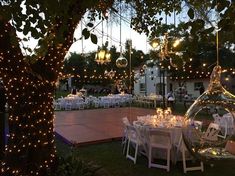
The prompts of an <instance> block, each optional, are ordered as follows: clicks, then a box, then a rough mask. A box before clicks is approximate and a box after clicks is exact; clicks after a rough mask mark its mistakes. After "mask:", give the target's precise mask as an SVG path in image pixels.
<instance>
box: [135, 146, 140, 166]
mask: <svg viewBox="0 0 235 176" xmlns="http://www.w3.org/2000/svg"><path fill="white" fill-rule="evenodd" d="M138 148H139V145H138V144H135V158H134V163H136V160H137V154H138Z"/></svg>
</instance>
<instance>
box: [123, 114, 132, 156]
mask: <svg viewBox="0 0 235 176" xmlns="http://www.w3.org/2000/svg"><path fill="white" fill-rule="evenodd" d="M122 123H123V125H124V130H123V136H122V153H123V154H125V152H126V145H127V141H128V136H127V126H129V125H131V124H130V122H129V120H128V118H127V117H123V118H122Z"/></svg>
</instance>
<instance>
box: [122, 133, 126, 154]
mask: <svg viewBox="0 0 235 176" xmlns="http://www.w3.org/2000/svg"><path fill="white" fill-rule="evenodd" d="M126 143H127V138H126V137H124V139H123V141H122V154H123V155H125V152H126Z"/></svg>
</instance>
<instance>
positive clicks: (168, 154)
mask: <svg viewBox="0 0 235 176" xmlns="http://www.w3.org/2000/svg"><path fill="white" fill-rule="evenodd" d="M170 157H171V151H170V150H169V149H168V150H167V172H169V171H170V159H171V158H170Z"/></svg>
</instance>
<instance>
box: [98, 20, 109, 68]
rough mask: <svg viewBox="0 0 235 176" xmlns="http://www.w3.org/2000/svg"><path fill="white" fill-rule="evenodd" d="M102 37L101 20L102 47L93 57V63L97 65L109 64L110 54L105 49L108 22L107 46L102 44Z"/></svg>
mask: <svg viewBox="0 0 235 176" xmlns="http://www.w3.org/2000/svg"><path fill="white" fill-rule="evenodd" d="M103 36H104V27H103V18H102V47H101V48H98V51H97V53H96V55H95V61H96V63H97V64H100V65H102V64H107V63H110V62H111V54H110V52H109V50H108V49H107V46H108V22H107V41H106V43H107V45H105V46H104V44H103Z"/></svg>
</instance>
